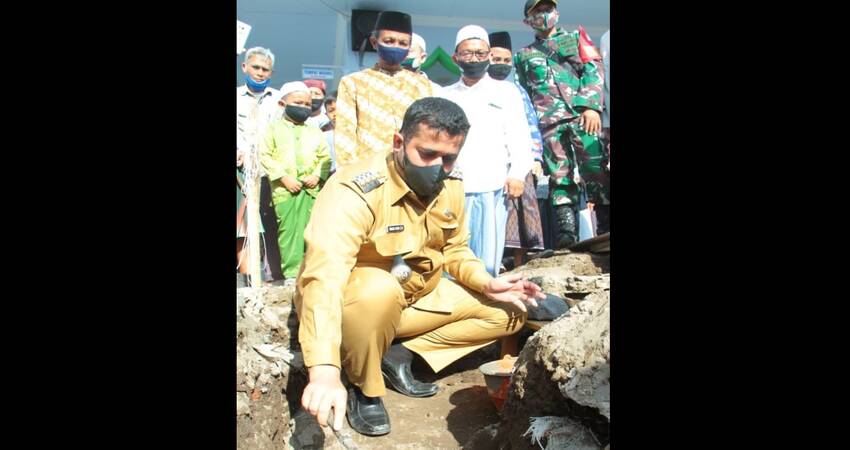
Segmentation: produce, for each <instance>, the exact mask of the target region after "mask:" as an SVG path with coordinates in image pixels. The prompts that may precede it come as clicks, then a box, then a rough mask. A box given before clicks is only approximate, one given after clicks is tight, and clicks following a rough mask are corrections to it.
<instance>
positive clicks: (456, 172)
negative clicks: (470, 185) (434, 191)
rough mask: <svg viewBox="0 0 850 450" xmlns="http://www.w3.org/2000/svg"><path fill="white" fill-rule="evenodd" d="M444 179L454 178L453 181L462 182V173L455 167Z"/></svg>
mask: <svg viewBox="0 0 850 450" xmlns="http://www.w3.org/2000/svg"><path fill="white" fill-rule="evenodd" d="M446 178H454V179H455V180H463V172H461V170H460V169H458V168H457V167H455V168H454V169H452V171H451V172H450V173H449V174H448V175H447V176H446Z"/></svg>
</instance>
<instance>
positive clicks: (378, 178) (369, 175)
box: [351, 170, 387, 194]
mask: <svg viewBox="0 0 850 450" xmlns="http://www.w3.org/2000/svg"><path fill="white" fill-rule="evenodd" d="M386 180H387V177H385V176H383V175H381V174H379V173H378V172H375V171H374V170H367V171H365V172H361V173H359V174H358V175H357V176H355V177H354V178H353V179H352V180H351V181H352V182H353V183H354V184H356V185H357V187H359V188H360V190H361V191H363V193H364V194H365V193H368V192H369V191H371V190H373V189H375V188H376V187H378V186H380V185H382V184H384V181H386Z"/></svg>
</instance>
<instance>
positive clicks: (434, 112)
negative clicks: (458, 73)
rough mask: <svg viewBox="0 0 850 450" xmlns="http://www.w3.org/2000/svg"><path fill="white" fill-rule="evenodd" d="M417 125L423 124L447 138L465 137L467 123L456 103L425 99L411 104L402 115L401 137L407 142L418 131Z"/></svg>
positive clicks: (438, 99)
mask: <svg viewBox="0 0 850 450" xmlns="http://www.w3.org/2000/svg"><path fill="white" fill-rule="evenodd" d="M419 124H425V125H427V126H429V127H431V128H433V129H435V130H437V131H444V132H445V133H446V134H448V135H449V136H452V137H455V136H458V135H463V136H464V137H465V136H466V133H467V132H469V121H468V120H467V119H466V114H465V113H464V112H463V109H461V108H460V106H458V105H457V103H455V102H453V101H451V100H446V99H444V98H440V97H425V98H420V99H419V100H416V101H415V102H413V103H412V104H411V105H410V106H409V107H408V108H407V112H405V113H404V121H403V122H402V124H401V131H400V133H401V135H402V136H403V137H404V140H405V141H409V140H410V139H412V138H413V136H415V135H416V133H417V132H418V131H419Z"/></svg>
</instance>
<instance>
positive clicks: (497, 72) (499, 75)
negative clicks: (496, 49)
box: [487, 64, 514, 80]
mask: <svg viewBox="0 0 850 450" xmlns="http://www.w3.org/2000/svg"><path fill="white" fill-rule="evenodd" d="M513 68H514V67H513V66H512V65H510V64H490V67H488V68H487V73H489V74H490V77H491V78H495V79H497V80H504V79H505V78H507V77H508V75H510V74H511V69H513Z"/></svg>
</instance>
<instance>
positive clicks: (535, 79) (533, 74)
mask: <svg viewBox="0 0 850 450" xmlns="http://www.w3.org/2000/svg"><path fill="white" fill-rule="evenodd" d="M526 75H527V76H526V78H528V81H529V82H530V83H531V84H532V85H533V86H540V85H543V84H545V83H546V80H548V79H549V66H548V65H547V64H546V58H542V57H538V58H531V59H529V60H528V72H527V74H526Z"/></svg>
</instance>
